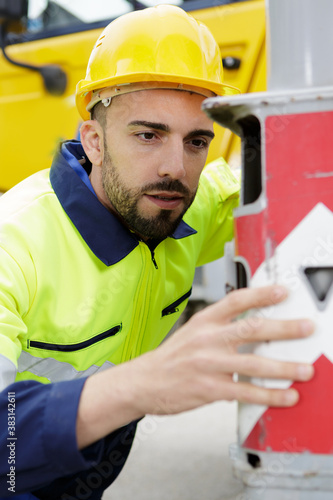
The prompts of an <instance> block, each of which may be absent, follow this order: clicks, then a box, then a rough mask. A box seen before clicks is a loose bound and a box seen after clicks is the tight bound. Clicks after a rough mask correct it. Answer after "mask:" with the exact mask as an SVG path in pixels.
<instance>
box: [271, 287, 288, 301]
mask: <svg viewBox="0 0 333 500" xmlns="http://www.w3.org/2000/svg"><path fill="white" fill-rule="evenodd" d="M286 296H287V290H286V289H285V288H284V286H276V287H275V288H274V290H273V299H275V300H281V299H282V298H283V297H286Z"/></svg>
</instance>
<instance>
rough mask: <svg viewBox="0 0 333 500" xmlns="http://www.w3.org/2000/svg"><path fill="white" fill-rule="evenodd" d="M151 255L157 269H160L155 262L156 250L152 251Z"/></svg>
mask: <svg viewBox="0 0 333 500" xmlns="http://www.w3.org/2000/svg"><path fill="white" fill-rule="evenodd" d="M150 253H151V260H152V261H153V264H154V266H155V269H158V265H157V262H156V260H155V252H154V250H150Z"/></svg>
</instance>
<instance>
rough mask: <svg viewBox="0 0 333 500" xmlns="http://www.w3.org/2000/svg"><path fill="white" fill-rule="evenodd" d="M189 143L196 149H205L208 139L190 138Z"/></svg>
mask: <svg viewBox="0 0 333 500" xmlns="http://www.w3.org/2000/svg"><path fill="white" fill-rule="evenodd" d="M190 145H191V146H194V148H196V149H205V148H207V147H208V141H207V140H206V139H199V138H197V139H191V141H190Z"/></svg>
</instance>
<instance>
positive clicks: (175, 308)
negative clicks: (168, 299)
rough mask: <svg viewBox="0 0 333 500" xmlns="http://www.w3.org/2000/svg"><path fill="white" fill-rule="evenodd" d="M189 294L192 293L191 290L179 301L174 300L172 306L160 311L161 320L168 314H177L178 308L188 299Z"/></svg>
mask: <svg viewBox="0 0 333 500" xmlns="http://www.w3.org/2000/svg"><path fill="white" fill-rule="evenodd" d="M191 293H192V288H191V289H190V290H189V291H188V292H186V293H185V294H184V295H182V296H181V297H180V298H179V299H177V300H175V302H172V304H170V305H169V306H167V307H165V308H164V309H163V311H162V318H163V316H168V315H169V314H173V313H175V312H177V311H178V306H180V304H181V303H182V302H184V300H186V299H188V298H189V297H190V295H191Z"/></svg>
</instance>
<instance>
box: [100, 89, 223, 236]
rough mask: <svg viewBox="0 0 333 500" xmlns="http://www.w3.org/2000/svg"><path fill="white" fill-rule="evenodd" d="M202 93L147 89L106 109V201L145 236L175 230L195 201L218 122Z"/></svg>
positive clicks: (113, 102)
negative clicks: (206, 107) (205, 105)
mask: <svg viewBox="0 0 333 500" xmlns="http://www.w3.org/2000/svg"><path fill="white" fill-rule="evenodd" d="M202 101H203V97H201V96H200V95H198V94H190V93H189V92H180V91H173V90H144V91H140V92H136V93H132V94H126V95H123V96H118V97H117V98H115V99H114V100H113V101H112V103H111V107H110V109H108V111H107V124H106V127H105V135H104V151H103V153H104V154H103V163H102V182H103V184H102V185H103V189H104V194H105V197H104V199H106V201H107V205H108V206H109V208H110V209H111V211H113V212H115V213H116V214H117V215H118V216H120V218H121V219H122V220H123V222H124V223H125V224H126V225H127V226H128V227H129V228H130V229H132V230H133V231H135V232H136V233H137V234H138V235H140V236H142V237H143V238H144V239H147V238H157V239H162V238H165V237H166V236H168V235H170V234H172V233H173V231H174V230H175V229H176V227H177V225H178V224H179V222H180V220H181V219H182V217H183V215H184V213H185V212H186V210H187V209H188V208H189V206H190V205H191V203H192V202H193V200H194V197H195V194H196V190H197V187H198V182H199V176H200V173H201V171H202V169H203V167H204V164H205V161H206V157H207V152H208V146H209V144H210V142H211V139H212V137H213V135H214V134H213V124H212V122H211V120H210V119H209V118H208V117H207V116H206V115H205V114H204V113H203V112H202V111H201V103H202Z"/></svg>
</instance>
